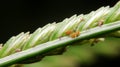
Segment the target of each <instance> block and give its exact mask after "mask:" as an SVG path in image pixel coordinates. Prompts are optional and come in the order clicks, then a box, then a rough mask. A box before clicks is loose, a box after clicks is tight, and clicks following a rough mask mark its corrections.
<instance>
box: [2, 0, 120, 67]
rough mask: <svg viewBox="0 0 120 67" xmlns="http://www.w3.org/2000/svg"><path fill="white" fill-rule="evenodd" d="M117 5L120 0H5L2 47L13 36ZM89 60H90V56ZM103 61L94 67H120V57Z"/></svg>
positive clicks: (48, 60) (69, 62) (69, 59)
mask: <svg viewBox="0 0 120 67" xmlns="http://www.w3.org/2000/svg"><path fill="white" fill-rule="evenodd" d="M117 1H118V0H63V1H62V0H9V1H6V0H3V1H1V2H0V17H1V18H0V43H5V42H6V41H7V40H8V39H9V38H10V37H11V36H14V35H17V34H19V33H20V32H27V31H30V32H31V33H32V32H34V31H35V30H36V29H37V28H38V27H42V26H44V25H46V24H47V23H52V22H54V21H56V22H60V21H62V20H63V19H65V18H67V17H70V16H72V15H74V14H78V15H79V14H81V13H83V14H87V13H89V12H90V11H93V10H96V9H98V8H100V7H101V6H107V5H110V6H111V7H112V6H113V5H114V4H115V3H116V2H117ZM113 39H114V38H113ZM108 40H109V38H108ZM114 40H115V42H113V43H116V44H119V41H120V40H116V39H114ZM116 41H117V42H116ZM109 42H111V41H107V43H109ZM74 47H76V46H74ZM69 49H71V48H69ZM72 49H73V52H77V50H76V48H75V49H74V48H72ZM95 49H96V48H95ZM81 50H82V49H81ZM110 50H111V49H110ZM88 51H89V50H88ZM103 51H104V50H103ZM105 51H106V50H105ZM108 51H109V50H108ZM83 52H84V51H83ZM85 52H87V51H85ZM88 53H89V52H88ZM113 53H114V52H113ZM67 54H68V55H70V54H69V52H68V53H66V55H67ZM86 54H87V53H86ZM88 55H89V54H88ZM90 56H91V55H90ZM57 57H59V55H58V56H52V57H50V58H49V59H46V58H45V59H44V61H42V62H38V63H37V64H38V65H41V66H38V65H37V64H35V65H36V67H37V66H38V67H45V66H44V65H46V64H48V66H46V67H50V65H49V64H52V63H50V62H51V60H53V58H57ZM64 58H65V59H66V61H65V60H64ZM87 59H89V56H88V58H87ZM100 59H102V60H99V61H98V63H96V64H93V65H104V63H106V64H107V65H109V66H112V65H113V66H114V65H117V63H118V64H119V59H120V58H119V57H118V58H114V59H112V60H109V59H104V57H102V58H100ZM58 60H59V62H58ZM45 61H46V63H45ZM56 61H57V62H56ZM63 61H65V62H63ZM77 61H79V60H77ZM77 61H76V58H71V57H68V56H60V57H59V58H57V59H54V61H53V62H55V64H59V65H62V64H63V63H65V64H68V67H70V66H69V64H71V67H72V64H74V63H75V64H76V63H78V62H77ZM61 62H63V63H61ZM67 62H68V63H67ZM100 63H101V64H100ZM112 63H113V64H112ZM114 63H115V64H114ZM42 65H43V66H42ZM59 65H58V66H57V65H56V67H64V66H59ZM30 66H32V65H30ZM30 66H28V67H30ZM33 66H34V64H33ZM78 66H79V63H78ZM25 67H27V65H26V66H25ZM51 67H53V66H51ZM66 67H67V66H66ZM73 67H74V66H73ZM85 67H86V66H85ZM97 67H98V66H97Z"/></svg>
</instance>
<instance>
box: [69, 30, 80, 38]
mask: <svg viewBox="0 0 120 67" xmlns="http://www.w3.org/2000/svg"><path fill="white" fill-rule="evenodd" d="M79 35H80V32H79V31H76V32H73V33H72V34H70V37H72V38H75V37H77V36H79Z"/></svg>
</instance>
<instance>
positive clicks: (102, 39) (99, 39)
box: [91, 38, 105, 46]
mask: <svg viewBox="0 0 120 67" xmlns="http://www.w3.org/2000/svg"><path fill="white" fill-rule="evenodd" d="M104 40H105V39H104V38H95V39H92V43H91V46H94V45H95V44H97V43H98V42H102V41H104Z"/></svg>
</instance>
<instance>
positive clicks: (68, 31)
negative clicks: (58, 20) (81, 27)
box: [65, 30, 73, 35]
mask: <svg viewBox="0 0 120 67" xmlns="http://www.w3.org/2000/svg"><path fill="white" fill-rule="evenodd" d="M71 33H73V31H72V30H67V31H66V32H65V34H66V35H70V34H71Z"/></svg>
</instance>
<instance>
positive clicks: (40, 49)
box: [0, 21, 120, 67]
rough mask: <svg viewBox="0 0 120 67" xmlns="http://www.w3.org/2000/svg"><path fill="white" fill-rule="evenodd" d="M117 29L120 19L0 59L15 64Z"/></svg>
mask: <svg viewBox="0 0 120 67" xmlns="http://www.w3.org/2000/svg"><path fill="white" fill-rule="evenodd" d="M117 30H120V21H117V22H113V23H109V24H105V25H103V26H101V27H95V28H93V29H89V30H86V31H83V32H81V35H80V36H78V37H76V38H71V37H69V36H66V37H62V38H60V39H56V40H53V41H50V42H47V43H43V44H40V45H38V46H36V47H33V48H30V49H27V50H24V51H22V52H18V53H15V54H12V55H10V56H7V57H4V58H1V59H0V67H5V66H9V65H12V64H15V63H17V62H19V61H22V60H24V59H26V58H30V57H34V56H36V55H38V54H44V53H46V52H49V51H51V50H53V49H56V48H58V47H64V46H66V45H68V44H70V43H74V42H77V41H82V40H85V39H90V38H94V37H97V36H100V35H102V34H105V33H109V32H113V31H117Z"/></svg>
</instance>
